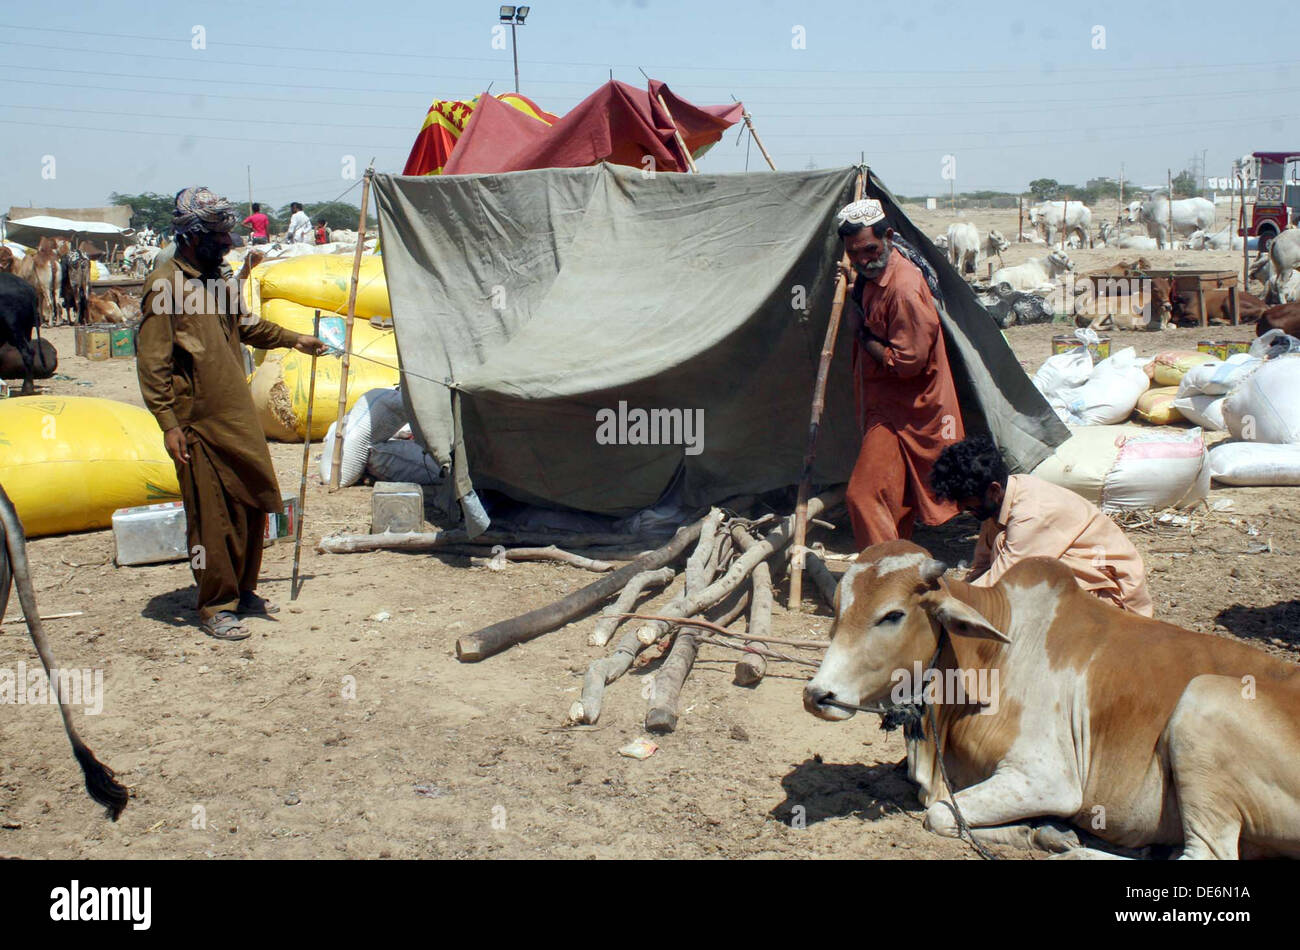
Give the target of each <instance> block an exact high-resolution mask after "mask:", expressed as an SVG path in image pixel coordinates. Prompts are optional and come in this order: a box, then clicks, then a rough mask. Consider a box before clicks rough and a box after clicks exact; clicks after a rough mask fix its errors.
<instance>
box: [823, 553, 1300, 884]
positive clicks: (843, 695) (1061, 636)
mask: <svg viewBox="0 0 1300 950" xmlns="http://www.w3.org/2000/svg"><path fill="white" fill-rule="evenodd" d="M945 570H946V568H945V565H943V564H941V563H940V562H938V561H935V560H933V559H931V558H930V556H929V554H928V553H927V552H926V550H925V549H924V548H922V547H920V546H918V545H916V544H913V543H911V542H910V541H890V542H887V543H885V544H878V545H876V546H874V547H871V548H868V549H867V550H866V551H863V552H862V553H861V554H859V555H858V558H857V561H856V562H855V563H853V564H852V565H850V567H849V569H848V570H847V571H846V572H845V573H844V576H843V578H842V579H841V581H840V584H839V587H838V589H837V591H836V595H835V622H834V625H833V626H832V628H831V642H830V646H829V647H828V648H827V650H826V655H825V657H824V658H823V660H822V662H821V666H820V667H819V668H818V670H817V675H816V676H814V677H813V679H812V680H811V681H810V682H809V683H808V685H807V686H806V687H805V688H804V695H803V703H804V707H805V708H806V709H807V710H808V712H810V713H812V714H813V715H815V716H817V717H819V718H821V719H827V720H832V721H836V720H843V719H847V718H849V717H850V716H851V715H853V712H854V711H855V710H857V709H858V708H859V707H863V706H868V705H870V704H876V703H883V702H885V701H888V700H891V699H892V701H893V702H895V703H908V702H911V701H914V700H915V698H916V697H920V698H921V699H922V700H923V701H924V706H925V710H926V711H925V714H924V716H923V718H922V722H921V723H920V726H921V728H920V729H919V730H917V731H915V732H913V733H912V734H911V735H909V736H908V737H907V739H908V742H907V764H908V776H909V777H910V778H911V779H912V780H913V781H915V782H916V783H917V784H918V785H919V786H920V791H921V800H922V802H923V803H924V804H925V806H926V809H927V811H926V816H925V825H926V827H927V828H929V829H930V830H932V831H935V832H938V833H939V834H943V835H948V836H953V837H956V836H957V834H958V829H957V822H956V819H955V817H954V813H953V811H952V810H950V808H949V807H948V804H947V800H949V799H951V800H952V801H953V802H955V803H956V806H957V807H958V808H959V809H960V810H961V814H962V816H963V817H964V818H965V820H966V822H968V823H969V825H970V826H971V827H972V828H973V829H983V832H982V834H980V833H978V832H977V836H978V837H984V838H986V839H987V840H993V841H999V840H1000V841H1002V842H1004V843H1005V842H1013V841H1015V842H1021V843H1026V842H1033V841H1035V839H1036V837H1037V836H1036V835H1035V834H1034V832H1032V831H1031V830H1028V829H1027V828H1026V827H1025V825H1024V824H1023V823H1026V822H1030V821H1032V820H1034V819H1041V818H1056V819H1062V820H1064V821H1066V822H1069V823H1071V824H1073V825H1075V826H1076V827H1079V828H1082V829H1085V830H1088V831H1090V832H1092V833H1093V834H1095V835H1096V836H1097V837H1099V838H1101V839H1102V840H1104V841H1108V842H1110V843H1111V844H1114V845H1118V846H1121V847H1132V848H1141V847H1145V846H1147V845H1182V848H1183V853H1182V856H1183V857H1184V858H1236V857H1238V856H1239V855H1240V856H1246V857H1251V856H1264V855H1297V856H1300V726H1297V723H1300V666H1297V665H1295V664H1293V663H1288V662H1286V661H1285V660H1282V659H1279V658H1278V657H1274V656H1270V655H1269V654H1267V653H1265V652H1264V651H1263V650H1258V649H1255V648H1253V647H1250V646H1247V645H1245V644H1243V643H1238V642H1236V641H1235V640H1229V639H1226V638H1223V637H1217V636H1214V635H1212V634H1204V633H1193V632H1192V631H1190V630H1184V629H1181V628H1179V627H1176V626H1174V625H1173V624H1169V623H1163V622H1161V621H1159V620H1154V619H1151V618H1148V617H1142V616H1139V615H1137V614H1133V613H1129V612H1128V611H1124V610H1121V609H1120V608H1118V607H1115V606H1113V605H1112V604H1107V603H1104V602H1102V601H1101V600H1099V599H1098V598H1096V597H1093V596H1092V595H1091V594H1089V593H1088V592H1086V591H1084V590H1083V589H1082V588H1081V587H1079V584H1078V582H1077V581H1076V580H1075V578H1074V575H1073V574H1072V573H1071V572H1070V569H1069V568H1068V567H1066V566H1065V565H1064V564H1062V563H1060V562H1059V561H1056V560H1051V559H1048V558H1041V557H1033V558H1026V559H1025V560H1023V561H1020V562H1018V563H1017V564H1014V565H1012V567H1011V569H1010V570H1009V571H1007V573H1006V574H1004V575H1003V576H1002V577H1001V578H1000V579H999V580H998V582H997V583H996V584H994V585H993V586H992V587H975V586H972V585H970V584H966V583H963V582H961V581H957V580H945V579H944V576H943V575H944V572H945ZM843 706H848V707H849V708H848V709H847V710H846V709H844V708H843ZM931 717H932V718H931ZM932 723H933V724H934V728H931V724H932ZM936 733H937V734H936ZM936 748H937V749H938V750H941V751H936ZM940 754H941V755H942V756H943V758H942V764H941V762H940V760H939V758H938V756H939V755H940ZM949 782H951V785H949V784H948V783H949Z"/></svg>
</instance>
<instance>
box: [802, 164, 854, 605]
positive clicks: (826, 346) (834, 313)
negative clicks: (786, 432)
mask: <svg viewBox="0 0 1300 950" xmlns="http://www.w3.org/2000/svg"><path fill="white" fill-rule="evenodd" d="M866 174H867V172H866V169H865V168H864V169H862V170H861V171H859V172H858V180H857V183H856V184H855V185H854V188H853V200H854V201H858V200H860V199H861V198H862V191H863V188H864V186H865V182H866ZM841 262H842V264H843V265H847V264H848V256H847V255H845V256H844V257H842V258H841ZM847 295H848V280H847V279H846V278H845V276H844V274H843V273H841V274H839V275H838V276H837V277H836V280H835V302H834V303H833V304H831V318H830V321H829V322H828V323H827V324H826V338H825V340H824V341H823V343H822V355H821V362H820V364H819V365H818V367H817V382H816V384H815V385H814V386H813V400H812V418H811V419H810V420H809V422H808V450H807V451H806V452H805V453H804V457H803V473H802V474H801V475H800V478H799V496H798V502H797V503H796V505H795V510H794V517H795V522H794V545H795V549H794V554H793V556H792V557H791V559H790V600H789V602H788V606H789V609H791V610H798V609H799V604H800V602H801V601H802V600H803V544H804V540H805V539H806V538H807V536H808V493H809V491H811V490H812V470H813V460H814V459H815V458H816V456H817V433H818V430H819V429H820V428H821V421H822V410H823V409H824V408H825V405H826V378H827V376H829V375H830V368H831V358H832V357H833V356H834V355H835V340H836V337H837V336H838V335H839V330H840V316H841V314H842V313H843V312H844V298H845V297H846V296H847Z"/></svg>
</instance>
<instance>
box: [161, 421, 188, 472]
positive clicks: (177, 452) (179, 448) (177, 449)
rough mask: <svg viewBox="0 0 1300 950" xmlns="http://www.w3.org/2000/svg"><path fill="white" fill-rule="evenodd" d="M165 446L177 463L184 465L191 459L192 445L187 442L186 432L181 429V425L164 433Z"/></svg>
mask: <svg viewBox="0 0 1300 950" xmlns="http://www.w3.org/2000/svg"><path fill="white" fill-rule="evenodd" d="M163 446H164V447H166V449H167V454H168V455H170V456H171V457H172V461H173V462H175V463H176V464H177V465H184V464H185V463H186V462H188V461H189V460H190V447H189V446H188V445H186V444H185V433H184V432H182V431H181V427H180V426H176V427H174V428H171V429H168V430H167V431H166V432H164V433H163Z"/></svg>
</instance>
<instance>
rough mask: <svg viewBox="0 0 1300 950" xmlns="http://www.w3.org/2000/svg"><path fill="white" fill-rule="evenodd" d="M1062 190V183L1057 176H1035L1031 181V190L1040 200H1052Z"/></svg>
mask: <svg viewBox="0 0 1300 950" xmlns="http://www.w3.org/2000/svg"><path fill="white" fill-rule="evenodd" d="M1060 190H1061V185H1060V183H1059V182H1057V180H1056V179H1055V178H1035V179H1034V180H1033V181H1031V182H1030V183H1029V192H1030V194H1032V195H1033V196H1034V198H1035V199H1036V200H1038V201H1051V200H1052V199H1053V198H1055V197H1057V195H1058V194H1059V193H1060Z"/></svg>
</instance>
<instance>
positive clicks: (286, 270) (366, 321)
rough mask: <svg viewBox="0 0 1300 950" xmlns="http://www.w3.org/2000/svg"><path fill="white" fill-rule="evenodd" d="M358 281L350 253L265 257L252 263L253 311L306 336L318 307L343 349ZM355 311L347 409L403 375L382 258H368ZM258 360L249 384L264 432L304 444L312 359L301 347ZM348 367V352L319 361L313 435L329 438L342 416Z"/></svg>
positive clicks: (325, 330)
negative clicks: (345, 326) (349, 307)
mask: <svg viewBox="0 0 1300 950" xmlns="http://www.w3.org/2000/svg"><path fill="white" fill-rule="evenodd" d="M351 280H352V258H351V257H347V256H343V255H328V254H313V255H307V256H301V257H292V258H288V259H280V260H271V261H264V262H262V263H261V264H259V265H258V266H257V267H255V268H253V270H252V272H251V273H250V275H249V278H248V280H247V281H245V288H244V289H245V296H246V302H247V304H248V308H249V310H250V311H252V312H253V313H255V314H258V315H259V316H260V317H261V318H262V319H263V320H270V321H271V322H272V323H276V324H279V325H280V326H282V327H286V328H288V329H290V330H296V331H298V332H299V333H311V332H312V321H313V316H314V312H315V310H316V309H319V310H320V312H321V319H322V321H323V324H324V325H323V327H322V332H321V337H322V339H326V341H327V342H331V343H335V344H338V345H340V347H341V342H342V319H341V318H340V315H341V314H346V312H347V304H348V291H349V287H350V283H351ZM355 312H356V320H355V321H354V323H353V329H352V356H351V358H350V359H349V365H348V382H347V407H348V408H351V407H352V406H353V405H355V404H356V402H357V401H358V400H359V399H360V398H361V397H362V396H364V395H365V394H366V393H367V392H369V391H370V390H372V389H390V388H392V387H393V386H395V385H397V383H398V381H399V380H400V378H401V372H400V369H399V363H398V357H397V339H396V336H395V334H394V332H393V330H392V307H391V305H390V304H389V301H388V285H387V283H386V282H385V280H384V267H383V260H382V258H380V257H377V256H374V255H364V256H362V258H361V270H360V274H359V276H358V279H357V300H356V311H355ZM253 363H254V365H255V367H256V368H255V369H254V370H253V373H252V376H251V377H250V379H249V384H250V386H251V387H252V390H253V403H254V405H255V406H256V407H257V414H258V418H259V420H260V421H261V423H262V429H263V431H264V432H265V433H266V435H267V437H268V438H272V439H279V440H281V441H285V442H301V441H302V440H303V438H304V436H305V435H306V433H307V396H308V391H309V390H308V387H309V382H310V377H311V357H310V356H306V355H304V354H302V353H299V352H297V351H296V350H271V351H261V350H259V351H255V352H254V355H253ZM342 370H343V367H342V359H341V355H328V356H323V357H320V358H319V359H318V360H317V366H316V398H315V400H314V406H315V408H314V409H313V410H312V426H311V429H312V431H311V438H312V439H313V440H319V439H320V438H322V437H323V436H324V435H325V433H326V432H327V431H328V430H329V427H330V425H331V424H333V423H334V422H335V420H336V419H337V417H338V400H339V385H340V381H341V379H342Z"/></svg>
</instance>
